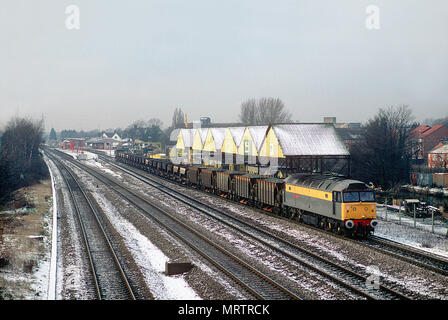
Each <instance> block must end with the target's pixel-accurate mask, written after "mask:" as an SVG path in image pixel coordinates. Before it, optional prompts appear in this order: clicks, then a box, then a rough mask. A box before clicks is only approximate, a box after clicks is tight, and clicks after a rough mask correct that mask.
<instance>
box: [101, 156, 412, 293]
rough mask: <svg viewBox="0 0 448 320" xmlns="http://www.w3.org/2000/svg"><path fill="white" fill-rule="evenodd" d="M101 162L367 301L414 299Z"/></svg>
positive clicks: (133, 174) (140, 177)
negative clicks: (369, 284) (372, 282)
mask: <svg viewBox="0 0 448 320" xmlns="http://www.w3.org/2000/svg"><path fill="white" fill-rule="evenodd" d="M101 159H102V160H104V161H106V162H108V163H109V164H111V165H113V166H115V167H117V168H118V169H120V170H122V171H124V172H126V173H127V174H130V175H131V176H133V177H134V178H137V179H139V180H140V181H142V182H144V183H147V184H149V185H151V186H152V187H154V188H157V189H158V190H159V191H161V192H163V193H165V194H167V195H169V196H170V197H173V198H175V199H177V200H179V201H181V202H183V203H185V204H187V205H188V206H191V207H193V208H195V209H196V210H198V211H201V212H202V213H204V214H206V215H207V216H209V217H211V218H213V219H215V220H217V221H219V222H220V223H222V224H225V225H227V226H229V227H231V228H233V229H235V230H237V231H238V232H240V233H241V234H244V235H246V236H248V237H251V238H253V239H255V240H256V241H258V242H259V243H262V244H263V245H265V246H267V247H269V248H270V249H273V250H275V251H276V252H278V253H280V254H281V255H283V256H285V257H287V258H289V259H291V260H293V261H295V262H297V263H299V264H301V265H302V266H304V267H306V268H308V269H310V270H312V271H314V272H317V273H318V274H320V275H322V276H324V277H326V278H327V279H329V280H330V281H332V282H334V283H336V284H338V285H340V286H342V287H344V288H346V289H348V290H350V291H351V292H353V293H355V294H356V295H358V296H361V297H363V298H367V299H409V298H410V297H408V296H406V295H404V294H402V293H400V292H398V291H396V290H394V289H393V288H389V287H387V286H384V285H379V286H378V287H377V288H373V287H371V286H368V285H366V284H367V283H368V281H369V279H368V277H365V276H363V275H360V274H358V273H356V272H353V271H352V270H350V269H348V268H346V267H343V266H341V265H338V264H336V263H334V262H332V261H330V260H328V259H325V258H323V257H322V256H321V255H319V253H315V252H312V251H309V250H306V249H304V248H301V247H299V246H297V245H295V244H293V243H291V242H288V241H286V240H284V239H281V238H279V237H277V236H275V235H274V234H272V233H269V232H267V231H265V230H262V229H260V228H257V227H254V226H252V225H250V224H248V223H246V222H244V221H242V220H240V219H237V218H235V217H233V216H230V215H228V214H226V213H224V212H221V211H219V210H216V209H215V208H212V207H210V206H209V205H207V204H205V203H202V202H200V201H198V200H196V199H193V198H191V197H188V196H186V195H184V194H182V193H180V192H179V191H177V190H175V189H172V188H169V187H167V186H166V185H162V184H160V182H157V181H156V180H154V179H152V178H149V177H147V176H142V175H141V174H140V173H139V172H138V171H136V170H135V169H134V168H132V169H126V168H123V167H121V166H118V165H116V164H114V163H113V162H111V161H109V160H108V159H107V158H105V157H103V156H101Z"/></svg>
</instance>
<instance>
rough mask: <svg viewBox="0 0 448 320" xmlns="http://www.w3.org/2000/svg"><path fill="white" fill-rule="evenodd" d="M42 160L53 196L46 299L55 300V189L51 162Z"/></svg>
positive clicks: (56, 234)
mask: <svg viewBox="0 0 448 320" xmlns="http://www.w3.org/2000/svg"><path fill="white" fill-rule="evenodd" d="M44 160H45V162H46V164H47V166H48V169H49V170H48V171H49V172H50V179H51V189H52V194H53V207H52V208H51V210H52V228H51V234H50V236H51V260H50V270H49V280H48V291H47V299H48V300H55V298H56V270H57V247H58V239H57V236H58V224H57V221H58V219H57V212H58V207H57V201H56V188H55V183H56V181H55V178H54V175H53V170H52V166H51V165H50V162H51V163H52V161H51V160H49V159H48V158H47V156H44Z"/></svg>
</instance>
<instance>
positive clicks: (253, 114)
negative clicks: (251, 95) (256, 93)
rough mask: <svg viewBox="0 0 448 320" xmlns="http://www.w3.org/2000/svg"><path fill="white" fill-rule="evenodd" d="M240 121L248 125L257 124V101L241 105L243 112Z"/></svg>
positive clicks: (245, 102) (252, 100)
mask: <svg viewBox="0 0 448 320" xmlns="http://www.w3.org/2000/svg"><path fill="white" fill-rule="evenodd" d="M239 118H240V121H241V122H242V123H244V124H247V125H255V124H257V118H258V107H257V101H256V100H255V99H249V100H246V101H244V102H243V103H242V104H241V112H240V114H239Z"/></svg>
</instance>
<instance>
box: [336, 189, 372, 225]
mask: <svg viewBox="0 0 448 320" xmlns="http://www.w3.org/2000/svg"><path fill="white" fill-rule="evenodd" d="M341 219H342V220H343V221H344V226H345V228H346V230H347V231H350V230H353V231H354V232H356V233H360V232H361V233H370V231H373V229H374V228H375V227H376V226H377V224H378V222H377V220H376V201H375V192H374V191H371V190H362V191H354V190H350V191H348V190H347V191H343V192H342V202H341Z"/></svg>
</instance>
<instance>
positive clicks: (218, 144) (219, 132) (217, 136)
mask: <svg viewBox="0 0 448 320" xmlns="http://www.w3.org/2000/svg"><path fill="white" fill-rule="evenodd" d="M210 133H211V135H212V137H213V141H215V148H216V150H220V149H221V148H222V143H223V142H224V138H225V136H226V128H210Z"/></svg>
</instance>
